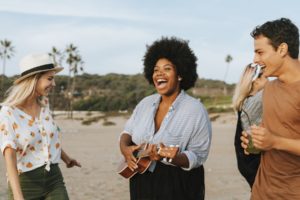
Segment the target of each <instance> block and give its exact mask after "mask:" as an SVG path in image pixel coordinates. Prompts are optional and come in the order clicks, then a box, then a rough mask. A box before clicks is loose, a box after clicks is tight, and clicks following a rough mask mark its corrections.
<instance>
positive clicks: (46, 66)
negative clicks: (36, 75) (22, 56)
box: [21, 64, 54, 76]
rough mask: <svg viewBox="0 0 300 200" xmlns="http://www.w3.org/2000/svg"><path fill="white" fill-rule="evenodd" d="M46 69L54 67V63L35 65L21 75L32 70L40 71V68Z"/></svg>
mask: <svg viewBox="0 0 300 200" xmlns="http://www.w3.org/2000/svg"><path fill="white" fill-rule="evenodd" d="M47 69H49V70H50V69H54V65H53V64H47V65H41V66H38V67H35V68H32V69H29V70H27V71H25V72H23V73H21V76H25V75H27V74H30V73H32V72H35V71H41V70H47Z"/></svg>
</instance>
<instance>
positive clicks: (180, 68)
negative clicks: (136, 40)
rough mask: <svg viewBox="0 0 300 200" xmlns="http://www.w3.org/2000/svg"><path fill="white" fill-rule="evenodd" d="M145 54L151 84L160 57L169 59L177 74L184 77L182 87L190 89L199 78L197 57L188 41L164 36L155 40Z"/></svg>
mask: <svg viewBox="0 0 300 200" xmlns="http://www.w3.org/2000/svg"><path fill="white" fill-rule="evenodd" d="M146 47H147V50H146V53H145V55H144V59H143V61H144V76H145V78H146V79H147V80H148V82H149V83H150V84H152V85H153V84H154V83H153V79H152V75H153V71H154V67H155V65H156V63H157V61H158V60H159V59H162V58H165V59H168V60H169V61H170V62H172V64H174V66H175V68H176V71H177V75H178V76H180V77H181V78H182V80H181V81H180V88H181V89H183V90H188V89H190V88H191V87H193V86H194V85H195V82H196V80H197V78H198V74H197V57H196V56H195V54H194V52H193V51H192V49H191V48H190V47H189V45H188V41H186V40H182V39H179V38H176V37H171V38H168V37H162V38H161V39H159V40H156V41H154V43H153V44H152V45H150V46H148V45H147V46H146Z"/></svg>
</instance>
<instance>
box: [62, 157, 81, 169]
mask: <svg viewBox="0 0 300 200" xmlns="http://www.w3.org/2000/svg"><path fill="white" fill-rule="evenodd" d="M66 166H67V168H72V167H74V166H76V167H81V164H80V162H78V161H77V160H75V159H73V158H70V160H69V161H68V162H66Z"/></svg>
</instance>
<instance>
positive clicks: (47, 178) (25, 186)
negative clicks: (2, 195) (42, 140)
mask: <svg viewBox="0 0 300 200" xmlns="http://www.w3.org/2000/svg"><path fill="white" fill-rule="evenodd" d="M19 179H20V184H21V189H22V193H23V196H24V198H25V200H68V199H69V197H68V193H67V190H66V187H65V183H64V180H63V177H62V174H61V171H60V169H59V167H58V164H51V165H50V171H49V172H48V171H47V170H45V165H44V166H42V167H39V168H37V169H34V170H32V171H29V172H25V173H22V174H21V175H20V176H19ZM8 199H9V200H13V199H14V198H13V194H12V191H11V188H10V186H9V191H8Z"/></svg>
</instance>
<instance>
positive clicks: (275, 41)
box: [251, 18, 299, 58]
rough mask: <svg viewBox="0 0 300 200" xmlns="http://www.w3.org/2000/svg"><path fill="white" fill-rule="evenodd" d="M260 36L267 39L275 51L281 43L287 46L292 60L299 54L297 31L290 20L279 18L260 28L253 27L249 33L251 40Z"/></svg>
mask: <svg viewBox="0 0 300 200" xmlns="http://www.w3.org/2000/svg"><path fill="white" fill-rule="evenodd" d="M260 35H262V36H264V37H267V38H268V39H269V40H270V42H271V45H272V46H273V47H274V49H275V50H277V48H278V47H279V45H280V44H281V43H286V44H287V45H288V52H289V55H290V56H291V57H292V58H298V54H299V31H298V28H297V26H296V25H295V24H293V22H291V20H289V19H287V18H281V19H278V20H274V21H268V22H266V23H264V24H263V25H261V26H257V27H255V29H254V30H253V31H252V32H251V36H252V37H253V38H257V37H259V36H260Z"/></svg>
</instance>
